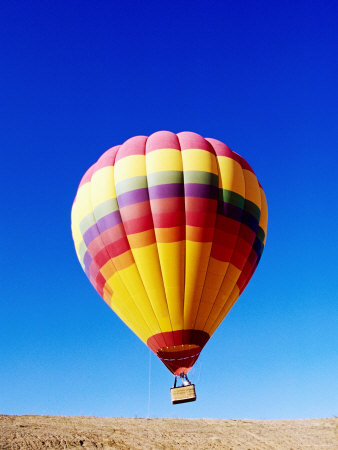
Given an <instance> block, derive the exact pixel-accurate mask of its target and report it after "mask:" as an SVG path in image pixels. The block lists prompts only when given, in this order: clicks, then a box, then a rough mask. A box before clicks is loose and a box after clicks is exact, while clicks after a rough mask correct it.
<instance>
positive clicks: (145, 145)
mask: <svg viewBox="0 0 338 450" xmlns="http://www.w3.org/2000/svg"><path fill="white" fill-rule="evenodd" d="M147 142H148V138H147V139H146V142H145V143H144V158H145V166H146V180H147V191H148V199H149V209H150V213H151V221H152V224H153V233H154V237H155V243H156V253H157V259H158V265H159V268H160V274H161V279H162V286H163V293H164V296H165V301H166V305H167V312H168V318H169V322H170V327H171V334H172V340H173V342H175V340H174V333H173V331H174V330H173V325H172V323H171V317H170V313H169V305H168V299H167V293H166V291H165V286H164V279H163V273H162V267H161V261H160V255H159V252H158V247H157V239H156V233H155V226H154V219H153V211H152V208H151V201H150V195H149V184H148V173H147V155H146V148H147ZM161 331H162V333H163V330H161Z"/></svg>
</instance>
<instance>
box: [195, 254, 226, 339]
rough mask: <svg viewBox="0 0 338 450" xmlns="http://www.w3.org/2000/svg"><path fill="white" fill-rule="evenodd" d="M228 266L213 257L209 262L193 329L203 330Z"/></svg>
mask: <svg viewBox="0 0 338 450" xmlns="http://www.w3.org/2000/svg"><path fill="white" fill-rule="evenodd" d="M228 266H229V263H228V262H224V261H219V260H217V259H215V258H213V257H211V258H210V260H209V266H208V272H207V276H206V278H205V283H204V287H203V293H202V298H201V303H200V306H199V309H198V314H197V318H196V324H195V328H196V329H197V330H203V328H204V325H205V323H206V321H207V319H208V317H209V314H210V311H211V309H212V307H213V305H214V303H215V300H216V297H217V295H218V293H219V291H220V289H221V286H222V282H223V278H224V275H225V273H226V271H227V268H228Z"/></svg>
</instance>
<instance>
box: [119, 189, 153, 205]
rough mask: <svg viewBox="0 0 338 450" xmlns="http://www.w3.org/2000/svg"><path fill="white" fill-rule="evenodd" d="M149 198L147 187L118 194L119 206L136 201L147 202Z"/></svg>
mask: <svg viewBox="0 0 338 450" xmlns="http://www.w3.org/2000/svg"><path fill="white" fill-rule="evenodd" d="M147 200H149V196H148V189H147V188H142V189H135V190H134V191H129V192H125V193H124V194H121V195H118V196H117V203H118V205H119V208H123V207H124V206H128V205H133V204H134V203H141V202H146V201H147Z"/></svg>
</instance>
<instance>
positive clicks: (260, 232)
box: [256, 227, 265, 244]
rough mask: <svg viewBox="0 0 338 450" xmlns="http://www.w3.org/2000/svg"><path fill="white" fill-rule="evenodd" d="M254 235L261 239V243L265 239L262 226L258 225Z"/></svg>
mask: <svg viewBox="0 0 338 450" xmlns="http://www.w3.org/2000/svg"><path fill="white" fill-rule="evenodd" d="M256 237H257V238H258V239H259V240H260V241H261V243H262V244H263V242H264V239H265V232H264V230H263V228H261V227H258V230H257V235H256Z"/></svg>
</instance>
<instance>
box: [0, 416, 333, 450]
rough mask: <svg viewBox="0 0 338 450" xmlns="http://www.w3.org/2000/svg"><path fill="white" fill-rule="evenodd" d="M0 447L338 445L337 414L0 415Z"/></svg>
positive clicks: (247, 447)
mask: <svg viewBox="0 0 338 450" xmlns="http://www.w3.org/2000/svg"><path fill="white" fill-rule="evenodd" d="M0 448H1V449H13V450H14V449H46V448H56V449H67V448H71V449H94V448H99V449H111V448H120V449H177V448H180V449H189V450H190V449H251V450H254V449H258V450H262V449H293V450H295V449H332V450H333V449H338V419H337V418H332V419H304V420H214V419H137V418H135V419H129V418H108V417H107V418H99V417H58V416H5V415H0Z"/></svg>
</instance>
